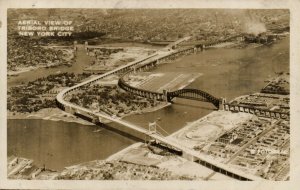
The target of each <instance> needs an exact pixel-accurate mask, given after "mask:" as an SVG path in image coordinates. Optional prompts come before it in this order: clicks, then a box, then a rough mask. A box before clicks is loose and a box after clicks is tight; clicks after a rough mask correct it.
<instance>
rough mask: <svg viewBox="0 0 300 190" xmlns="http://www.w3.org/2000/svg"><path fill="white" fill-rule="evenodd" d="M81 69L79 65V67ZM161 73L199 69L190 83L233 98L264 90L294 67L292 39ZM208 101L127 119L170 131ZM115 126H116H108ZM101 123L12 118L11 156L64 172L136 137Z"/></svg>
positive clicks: (185, 62) (221, 53) (212, 54)
mask: <svg viewBox="0 0 300 190" xmlns="http://www.w3.org/2000/svg"><path fill="white" fill-rule="evenodd" d="M78 71H80V69H79V70H78ZM156 71H157V72H174V71H175V72H182V73H189V72H198V73H202V74H203V75H202V76H201V77H199V78H198V79H196V80H195V81H194V82H193V83H191V84H190V86H189V88H197V89H201V90H204V91H207V92H209V93H211V94H212V95H214V96H216V97H224V98H226V99H227V100H230V99H232V98H234V97H236V96H240V95H244V94H249V93H253V92H257V91H259V90H260V89H261V88H262V87H263V86H264V85H265V82H264V81H265V80H266V79H267V78H269V77H271V76H274V74H275V72H280V71H289V38H285V39H283V40H281V41H279V42H277V43H276V44H273V45H271V46H262V47H258V48H246V49H235V48H232V49H230V48H228V49H224V48H223V49H209V50H206V51H204V52H201V53H198V54H194V55H189V56H186V57H182V58H180V59H178V60H176V61H175V62H172V63H169V64H164V65H161V66H159V67H158V68H157V70H156ZM213 109H214V107H213V106H212V105H210V104H208V103H201V102H197V101H191V100H183V99H182V100H180V99H177V100H176V101H175V103H174V104H172V105H171V106H168V107H165V108H163V109H161V110H157V111H155V112H151V113H145V114H142V115H133V116H129V117H126V118H125V120H128V121H130V122H133V123H136V124H138V125H140V126H143V127H147V125H148V123H149V122H152V121H155V120H157V123H158V124H159V126H161V127H162V128H163V129H164V130H165V131H166V132H167V133H165V132H163V130H161V131H160V132H161V133H162V134H165V135H167V134H170V133H173V132H175V131H177V130H179V129H180V128H182V127H183V126H184V125H185V124H186V123H187V122H191V121H194V120H196V119H199V118H200V117H203V116H205V115H207V114H208V113H210V112H211V111H212V110H213ZM109 125H112V126H113V125H116V124H109ZM97 129H99V127H97V126H84V125H81V124H75V123H66V122H55V121H44V120H9V121H8V155H11V154H14V155H17V156H23V157H26V158H30V159H34V160H35V162H36V163H37V164H38V165H41V164H46V167H48V168H51V169H56V170H61V169H62V168H63V167H64V166H69V165H72V164H76V163H80V162H86V161H90V160H94V159H104V158H106V157H108V156H110V155H111V154H113V153H115V152H117V151H119V150H121V149H123V148H125V147H127V146H129V145H130V144H132V143H134V142H135V140H133V139H130V138H128V137H125V136H122V135H120V134H117V133H114V132H111V131H109V130H107V129H101V131H99V132H95V130H97Z"/></svg>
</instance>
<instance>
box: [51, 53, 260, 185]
mask: <svg viewBox="0 0 300 190" xmlns="http://www.w3.org/2000/svg"><path fill="white" fill-rule="evenodd" d="M172 53H174V51H163V52H158V53H154V54H152V55H150V56H148V57H146V58H144V59H141V60H138V61H135V62H131V63H129V64H126V65H124V66H121V67H118V68H116V69H114V70H112V71H109V72H107V73H104V74H102V75H99V76H97V77H93V78H91V79H89V80H87V81H84V82H82V83H79V84H77V85H75V86H72V87H70V88H66V89H64V90H62V91H61V92H60V93H59V94H58V95H57V96H56V103H57V104H58V107H59V108H61V109H62V110H64V111H66V112H69V113H73V114H74V113H78V114H84V115H86V114H87V115H88V116H91V118H95V117H97V119H99V121H100V122H101V120H102V119H106V120H109V121H112V122H115V123H118V124H120V125H122V126H125V127H127V128H129V129H131V130H134V131H137V132H139V133H141V134H144V135H146V136H148V137H150V138H152V139H155V140H156V141H159V142H161V143H163V144H166V145H168V146H171V147H172V148H175V149H178V150H180V151H182V155H183V157H184V158H187V159H189V160H191V161H195V162H199V163H201V164H202V165H205V166H207V167H210V168H211V169H213V170H214V171H217V172H220V173H223V174H225V175H228V176H231V177H233V178H236V179H239V180H264V179H263V178H260V177H257V176H255V175H252V174H248V173H245V172H242V171H240V170H237V169H235V168H232V167H230V166H228V165H225V164H223V163H220V162H216V161H214V160H212V159H209V158H207V157H206V156H204V155H201V154H199V153H198V152H196V151H194V150H191V149H189V148H186V147H184V146H182V145H180V144H178V143H176V142H174V141H172V140H170V139H167V138H165V137H163V136H160V135H158V134H156V133H149V131H148V130H146V129H144V128H142V127H139V126H137V125H134V124H132V123H129V122H128V121H124V120H121V119H119V118H115V117H112V116H109V115H106V114H104V113H99V112H93V111H91V110H89V109H86V108H83V107H80V106H78V105H75V104H72V103H70V102H68V101H65V100H64V97H65V95H66V94H68V93H70V92H72V91H74V90H76V89H78V88H80V87H81V86H84V85H89V84H92V83H94V82H97V81H98V80H100V79H103V78H105V77H108V76H110V75H113V74H116V73H119V72H122V71H125V70H127V69H128V68H130V67H133V66H135V65H138V64H140V63H143V62H144V61H149V60H158V59H160V58H163V57H165V56H168V55H170V54H172ZM175 53H176V52H175Z"/></svg>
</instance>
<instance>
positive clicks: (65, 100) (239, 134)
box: [2, 5, 295, 187]
mask: <svg viewBox="0 0 300 190" xmlns="http://www.w3.org/2000/svg"><path fill="white" fill-rule="evenodd" d="M32 6H33V7H32V8H14V7H11V8H7V9H6V15H7V21H6V22H7V23H5V27H6V28H7V33H6V36H5V38H6V42H5V43H6V44H5V46H6V47H7V52H6V76H2V77H3V78H6V90H5V91H6V92H5V93H6V98H5V100H4V102H5V105H3V106H4V107H5V108H6V115H5V117H6V121H5V122H6V133H5V136H6V140H5V141H6V143H5V144H6V149H5V150H6V152H5V155H6V162H5V167H6V168H5V171H6V174H5V175H6V176H5V177H6V178H7V180H8V181H10V182H13V181H16V182H17V181H19V180H21V183H23V182H26V181H34V182H36V183H40V182H41V183H42V182H43V181H44V180H47V181H48V180H51V181H55V182H56V181H58V182H59V181H64V180H68V181H69V180H71V181H77V180H80V182H84V181H87V182H88V181H90V180H93V182H95V181H103V182H105V181H112V182H116V183H118V181H124V180H126V181H136V180H138V181H139V182H142V183H144V182H145V183H147V182H151V181H156V182H157V181H161V182H163V181H166V182H170V183H173V182H172V181H179V183H180V181H182V182H204V181H207V182H224V181H227V182H228V181H229V182H231V181H233V182H236V183H238V182H241V181H261V182H262V181H266V182H267V183H269V182H275V181H287V182H288V181H290V180H291V175H292V174H291V167H293V165H292V163H291V157H290V152H291V150H292V149H291V147H290V146H291V138H290V134H291V132H290V118H291V117H290V94H292V93H291V92H290V69H291V63H290V60H291V58H290V55H291V52H290V45H291V44H290V43H291V41H292V40H291V38H292V36H291V35H290V22H291V12H290V10H289V9H288V8H280V9H279V8H276V9H275V8H274V9H273V8H265V9H255V8H240V9H236V8H185V7H176V8H159V9H157V8H119V7H117V8H101V7H94V8H80V7H79V8H68V7H64V8H62V7H59V8H51V7H50V8H45V7H41V8H39V7H34V5H32ZM2 26H3V23H2ZM293 117H295V115H293ZM2 127H5V126H2ZM175 187H176V186H175Z"/></svg>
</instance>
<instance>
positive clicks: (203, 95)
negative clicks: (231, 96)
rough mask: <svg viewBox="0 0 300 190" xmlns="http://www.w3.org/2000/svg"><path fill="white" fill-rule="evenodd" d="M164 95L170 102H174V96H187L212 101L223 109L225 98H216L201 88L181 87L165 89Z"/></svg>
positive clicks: (192, 98) (191, 98)
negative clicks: (170, 90) (178, 88)
mask: <svg viewBox="0 0 300 190" xmlns="http://www.w3.org/2000/svg"><path fill="white" fill-rule="evenodd" d="M163 93H164V95H165V97H166V98H167V99H166V100H167V101H168V102H172V99H173V98H177V97H178V98H185V99H190V100H197V101H202V102H210V103H212V104H213V105H214V106H215V107H216V108H218V109H223V107H224V103H225V99H223V98H216V97H214V96H212V95H210V94H209V93H207V92H204V91H202V90H199V89H186V88H184V89H180V90H176V91H172V92H168V91H166V90H164V92H163Z"/></svg>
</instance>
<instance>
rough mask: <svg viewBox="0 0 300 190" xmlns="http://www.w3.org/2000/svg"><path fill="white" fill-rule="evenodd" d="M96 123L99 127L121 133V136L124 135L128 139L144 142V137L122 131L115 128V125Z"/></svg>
mask: <svg viewBox="0 0 300 190" xmlns="http://www.w3.org/2000/svg"><path fill="white" fill-rule="evenodd" d="M96 125H97V126H99V127H102V128H104V129H107V130H109V131H112V132H114V133H117V134H119V135H121V136H123V137H126V138H128V139H130V140H133V141H136V142H144V139H142V138H139V137H137V135H132V134H130V133H129V132H124V131H122V130H120V129H117V128H115V127H112V126H109V125H107V124H103V123H96ZM115 125H117V124H115Z"/></svg>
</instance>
